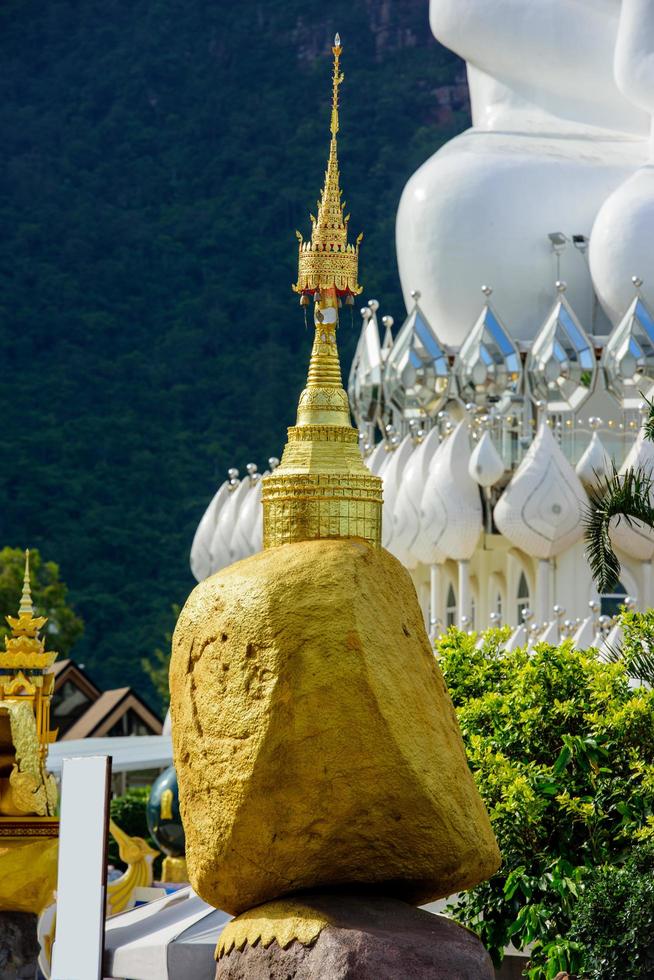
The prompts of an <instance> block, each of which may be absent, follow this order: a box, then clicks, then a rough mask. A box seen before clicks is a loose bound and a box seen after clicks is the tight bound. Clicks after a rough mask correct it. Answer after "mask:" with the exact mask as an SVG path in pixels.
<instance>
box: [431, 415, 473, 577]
mask: <svg viewBox="0 0 654 980" xmlns="http://www.w3.org/2000/svg"><path fill="white" fill-rule="evenodd" d="M469 463H470V440H469V438H468V421H467V419H463V420H462V421H461V422H459V424H458V425H457V427H456V429H455V430H454V432H453V433H452V435H451V436H449V438H448V439H447V441H446V442H445V443H444V446H443V450H442V452H439V453H438V455H437V456H435V457H434V460H433V465H432V466H431V467H430V471H429V477H428V480H427V483H426V485H425V491H424V494H423V497H422V502H421V506H420V520H421V535H422V536H423V537H424V538H425V539H426V541H427V544H428V547H429V548H430V549H431V550H432V553H433V554H434V555H438V554H442V555H444V556H446V557H447V558H454V559H457V560H462V561H466V560H467V559H469V558H471V557H472V554H473V553H474V550H475V547H476V545H477V541H478V539H479V535H480V533H481V529H482V525H481V518H482V511H481V501H480V499H479V490H478V487H477V484H476V482H475V481H474V480H473V479H472V477H471V476H470V474H469V472H468V466H469ZM434 560H435V561H437V560H438V558H434Z"/></svg>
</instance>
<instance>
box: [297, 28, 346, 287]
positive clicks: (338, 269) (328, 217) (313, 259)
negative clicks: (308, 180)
mask: <svg viewBox="0 0 654 980" xmlns="http://www.w3.org/2000/svg"><path fill="white" fill-rule="evenodd" d="M342 50H343V49H342V47H341V39H340V37H339V35H338V34H337V35H336V37H335V38H334V46H333V47H332V53H333V55H334V65H333V70H332V114H331V124H330V130H331V141H330V144H329V159H328V161H327V170H326V171H325V182H324V184H323V189H322V194H321V197H320V201H319V202H318V217H317V218H316V217H314V215H311V225H312V227H311V241H310V242H305V241H304V239H303V237H302V234H301V233H300V232H299V231H296V232H295V234H296V235H297V238H298V242H299V251H298V279H297V282H296V283H295V285H294V286H293V289H294V290H295V292H296V293H301V294H302V295H301V299H300V302H304V303H305V304H306V303H308V302H309V297H311V296H314V298H315V295H316V292H317V291H320V290H321V289H322V288H323V287H330V286H333V287H334V288H335V289H336V293H337V295H338V296H339V297H340V298H344V299H345V302H346V303H348V304H349V305H351V304H352V303H353V302H354V299H353V297H354V296H358V295H359V293H360V292H361V291H362V288H363V287H361V286H360V285H359V283H358V279H357V277H358V268H359V244H360V242H361V239H362V237H363V236H362V235H359V237H358V238H357V240H356V242H355V244H354V245H352V244H351V243H348V240H347V230H348V223H349V220H350V216H349V214H347V215H344V210H345V204H344V202H343V201H342V200H341V195H342V192H341V188H340V172H339V168H338V147H337V141H336V135H337V133H338V129H339V121H338V90H339V87H340V85H341V84H342V82H343V79H344V78H345V76H344V74H343V72H342V71H341V68H340V58H341V52H342Z"/></svg>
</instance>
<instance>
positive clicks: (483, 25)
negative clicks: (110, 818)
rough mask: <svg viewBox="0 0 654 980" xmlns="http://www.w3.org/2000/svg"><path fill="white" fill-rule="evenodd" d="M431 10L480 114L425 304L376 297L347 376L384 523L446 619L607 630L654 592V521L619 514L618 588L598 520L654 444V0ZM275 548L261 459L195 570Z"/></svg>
mask: <svg viewBox="0 0 654 980" xmlns="http://www.w3.org/2000/svg"><path fill="white" fill-rule="evenodd" d="M431 23H432V28H433V31H434V33H435V35H436V37H437V38H438V39H439V40H440V41H442V42H443V43H444V44H446V45H447V46H448V47H451V48H452V49H453V50H454V51H456V52H457V53H458V54H460V55H461V56H462V57H463V58H465V59H466V62H467V70H468V81H469V85H470V92H471V102H472V115H473V126H472V128H471V129H469V130H468V131H467V132H465V133H463V134H461V135H460V136H458V137H456V138H455V139H453V140H451V141H450V142H449V143H448V144H447V145H446V146H444V147H442V148H441V149H440V150H439V151H438V152H437V153H436V154H435V155H434V156H433V157H431V158H430V159H429V160H428V161H427V162H426V163H425V164H423V166H422V167H420V169H419V170H418V171H417V172H416V173H415V174H414V175H413V177H411V179H410V180H409V182H408V183H407V186H406V188H405V190H404V194H403V196H402V200H401V202H400V206H399V210H398V216H397V253H398V262H399V268H400V276H401V280H402V287H403V290H404V294H405V299H406V302H407V308H408V310H409V314H408V316H407V319H406V321H405V322H404V324H403V325H402V327H401V328H400V329H399V331H397V333H396V336H395V338H394V339H393V337H392V326H393V324H392V320H391V319H390V318H388V317H383V318H382V321H381V329H380V324H379V322H378V309H379V304H378V303H377V302H376V301H370V302H369V303H368V305H367V306H366V307H364V309H363V310H362V315H363V326H362V331H361V338H360V341H359V346H358V349H357V353H356V356H355V359H354V363H353V365H352V369H351V372H350V382H349V393H350V400H351V404H352V410H353V414H354V417H355V419H356V422H357V424H358V426H359V429H360V431H361V433H362V451H363V452H364V454H365V456H366V458H367V461H368V465H369V466H370V468H371V470H373V471H374V472H375V473H377V474H379V475H381V476H383V479H384V498H385V502H384V542H383V543H384V545H385V547H387V548H388V549H389V550H390V551H391V552H393V553H394V554H396V555H397V557H398V558H400V560H402V561H403V562H404V564H405V565H406V566H407V567H408V568H409V569H410V570H411V573H412V575H413V577H414V581H415V583H416V588H417V591H418V595H419V597H420V601H421V603H422V606H423V609H424V611H425V617H426V619H427V620H428V621H430V622H431V624H432V628H433V630H434V631H437V630H438V629H440V628H442V627H443V626H446V625H448V624H450V623H459V624H460V625H463V626H466V627H471V626H474V627H477V628H479V627H484V626H487V625H489V624H490V623H493V622H495V623H508V624H511V625H513V626H515V627H516V628H517V627H522V628H521V629H520V630H519V631H518V630H517V631H516V634H515V641H516V642H518V641H520V640H524V639H525V638H530V637H531V638H535V637H536V636H543V635H546V636H547V637H548V639H552V640H558V638H559V636H560V635H561V634H562V633H563V635H566V634H567V635H571V636H572V635H574V636H576V639H577V642H579V643H580V645H583V644H586V645H587V644H589V643H591V642H593V640H595V641H596V642H599V641H600V639H601V632H602V628H603V629H604V632H606V631H607V630H608V629H609V627H610V623H609V620H608V618H606V619H603V620H601V621H600V615H601V614H605V615H606V616H607V617H608V616H610V615H612V614H613V613H615V611H616V610H617V606H618V604H619V602H620V601H622V599H623V598H624V597H625V596H627V595H628V596H630V597H632V599H633V600H634V602H635V605H636V606H637V607H640V608H645V607H648V606H651V605H654V595H653V589H654V583H653V582H652V557H653V556H654V535H652V534H651V533H650V532H649V531H646V530H644V529H638V528H630V527H628V526H626V525H625V524H624V523H622V524H620V525H619V526H618V527H616V528H615V530H614V532H613V533H614V538H615V543H616V546H617V547H618V549H619V554H620V558H621V561H622V564H623V573H622V578H621V584H620V586H619V587H618V588H617V589H616V593H615V594H613V595H611V596H605V597H598V596H597V594H596V592H595V590H594V587H593V583H592V580H591V576H590V573H589V570H588V566H587V564H586V560H585V558H584V544H583V540H582V537H583V528H582V524H581V520H582V515H583V512H584V508H585V506H586V502H587V490H588V489H591V488H592V487H593V485H594V484H596V482H597V480H598V478H599V477H601V475H602V473H604V472H606V471H607V469H608V468H609V467H610V465H611V462H610V461H611V459H612V460H613V461H614V462H615V465H616V466H617V467H618V468H620V467H623V466H627V465H634V464H644V465H646V466H652V465H653V464H654V447H652V446H651V445H650V444H649V443H647V442H645V441H643V439H642V437H641V436H640V435H639V427H640V421H641V417H642V396H641V392H642V393H643V394H645V395H647V396H649V395H650V394H651V393H654V318H653V317H652V315H651V312H650V310H652V309H654V166H653V165H652V142H651V139H650V132H651V128H652V127H651V122H652V119H651V117H652V115H653V114H654V58H653V57H652V53H653V49H654V5H653V4H652V3H651V2H650V0H622V3H620V4H618V3H598V2H597V0H574V2H571V0H494V2H493V3H492V4H490V3H488V0H432V2H431ZM641 280H644V281H641ZM486 284H489V285H486ZM490 286H492V287H493V289H492V290H491V288H490ZM480 288H482V290H483V295H482V293H480V292H479V290H480ZM491 293H492V300H491ZM382 434H383V438H382ZM380 440H381V441H380ZM274 462H275V461H272V463H273V464H274ZM260 547H261V504H260V484H259V477H258V474H256V472H254V471H252V470H251V471H250V472H249V473H248V475H247V476H246V477H245V478H244V479H243V480H241V481H239V480H238V477H237V475H236V474H235V473H234V472H232V473H231V476H230V478H229V479H228V480H227V481H226V482H225V483H224V484H223V485H222V486H221V487H220V489H219V490H218V492H217V494H216V495H215V497H214V499H213V500H212V502H211V504H210V505H209V508H208V509H207V512H206V513H205V515H204V517H203V518H202V521H201V523H200V526H199V527H198V531H197V533H196V537H195V540H194V543H193V549H192V556H191V565H192V568H193V571H194V573H195V574H196V577H198V578H203V577H205V576H206V575H208V574H209V573H210V572H212V571H216V570H217V569H218V568H221V567H223V566H224V565H225V564H228V563H229V562H231V561H235V560H237V559H239V558H242V557H245V556H246V555H247V554H249V553H252V552H253V551H255V550H258V549H259V548H260ZM589 603H590V604H591V606H590V608H589ZM555 607H556V608H555ZM523 613H526V617H525V616H523ZM525 618H526V628H525V627H524V626H522V623H523V620H524V619H525Z"/></svg>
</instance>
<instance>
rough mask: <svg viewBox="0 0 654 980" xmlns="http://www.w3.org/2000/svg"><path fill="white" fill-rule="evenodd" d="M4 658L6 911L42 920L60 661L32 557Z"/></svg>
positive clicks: (1, 837) (1, 743)
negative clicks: (46, 632) (35, 595)
mask: <svg viewBox="0 0 654 980" xmlns="http://www.w3.org/2000/svg"><path fill="white" fill-rule="evenodd" d="M7 622H8V623H9V626H10V629H11V633H10V635H8V636H6V637H5V649H4V650H3V651H0V910H1V911H24V912H37V913H39V912H41V911H42V909H43V908H44V907H45V906H46V905H47V903H48V902H49V901H50V900H51V897H52V893H53V889H54V887H55V883H56V870H57V837H58V830H59V822H58V820H57V818H56V816H55V813H56V806H57V787H56V783H55V780H54V777H53V776H52V775H51V774H50V773H49V772H48V771H47V769H46V760H47V754H48V747H49V745H50V744H51V743H52V742H54V740H55V738H56V736H57V733H56V731H52V730H51V729H50V702H51V699H52V692H53V689H54V675H53V674H52V672H51V671H50V670H49V668H50V667H52V664H53V663H54V661H55V659H56V657H57V654H56V653H54V652H52V651H47V650H46V648H45V643H44V642H43V640H42V639H41V638H40V635H39V633H40V630H42V629H43V627H44V626H45V624H46V622H47V619H46V618H45V617H44V616H36V615H35V614H34V605H33V602H32V593H31V586H30V568H29V551H26V552H25V575H24V579H23V591H22V595H21V600H20V606H19V609H18V616H7Z"/></svg>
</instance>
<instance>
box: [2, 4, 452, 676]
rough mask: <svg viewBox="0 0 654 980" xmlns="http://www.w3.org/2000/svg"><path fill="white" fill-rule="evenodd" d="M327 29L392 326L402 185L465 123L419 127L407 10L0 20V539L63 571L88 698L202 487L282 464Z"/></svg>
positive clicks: (294, 378) (356, 202) (264, 8)
mask: <svg viewBox="0 0 654 980" xmlns="http://www.w3.org/2000/svg"><path fill="white" fill-rule="evenodd" d="M335 30H339V31H340V32H341V35H342V38H343V43H344V53H343V68H344V71H345V75H346V84H345V86H344V88H343V90H342V126H341V133H340V137H339V139H340V159H341V168H342V173H343V186H344V188H345V196H346V197H347V201H348V206H349V210H350V211H351V214H352V222H351V226H352V230H353V232H354V233H355V234H356V233H357V232H358V231H359V229H362V230H363V231H364V232H365V239H364V242H363V246H362V261H361V279H362V282H363V283H364V284H365V289H366V293H365V295H364V297H363V298H364V299H365V298H366V297H367V296H370V295H374V296H378V297H379V299H380V300H381V301H382V311H383V312H390V313H393V314H394V315H395V316H396V318H400V317H401V316H402V312H403V304H402V301H401V297H400V294H399V284H398V278H397V272H396V264H395V254H394V218H395V211H396V207H397V203H398V200H399V196H400V193H401V190H402V187H403V185H404V182H405V181H406V179H407V178H408V176H409V175H410V174H411V173H412V172H413V171H414V170H415V169H416V167H417V166H418V165H419V164H420V163H421V162H422V161H423V160H425V159H426V158H427V157H428V156H429V155H430V154H431V153H432V152H433V151H434V150H436V149H437V148H438V146H439V145H440V144H441V143H442V142H443V141H444V140H445V139H447V138H449V137H450V136H451V135H453V133H454V132H456V131H459V130H461V129H463V128H464V127H465V126H466V125H467V119H466V118H465V117H464V115H463V114H461V115H460V116H458V117H457V116H456V115H454V116H452V117H451V118H450V119H449V121H446V122H445V123H443V122H438V118H437V97H436V95H435V91H434V90H435V89H436V88H437V87H438V86H442V85H446V84H450V83H452V82H453V81H454V76H455V74H456V73H457V72H458V71H460V68H461V62H460V61H458V59H456V58H455V56H454V55H452V54H451V53H449V52H447V51H445V50H444V49H443V48H441V47H440V46H439V45H438V44H437V43H436V42H435V41H434V39H433V38H432V36H431V34H430V31H429V24H428V4H427V0H400V2H394V3H388V2H386V0H368V2H366V3H360V4H353V3H351V2H346V0H332V2H331V3H329V4H328V5H325V4H324V3H321V2H318V0H267V2H265V3H263V2H261V0H240V2H238V3H227V2H219V3H216V2H209V0H196V2H193V3H191V4H189V3H183V2H181V0H84V2H83V3H80V2H79V0H51V2H48V3H47V4H45V5H44V4H42V3H37V2H36V0H6V2H5V3H3V4H2V6H1V8H0V55H1V57H0V154H1V155H2V167H1V168H0V173H1V175H2V177H1V183H0V225H1V226H2V236H0V284H1V298H0V339H1V343H2V353H3V381H2V386H1V387H0V415H1V417H2V424H3V439H4V443H5V445H6V447H7V451H6V453H5V462H4V465H3V467H2V470H1V471H0V498H1V499H2V508H1V509H0V515H1V516H0V540H2V541H4V542H6V543H7V544H11V545H15V546H36V547H39V548H40V549H41V551H42V553H43V555H44V556H47V557H48V558H53V559H55V560H57V561H58V562H59V563H60V564H61V568H62V574H63V576H64V578H65V580H66V581H67V582H68V583H69V585H70V588H71V596H72V598H73V601H74V604H75V606H76V608H78V609H79V610H80V613H81V615H82V616H83V618H84V621H85V623H86V631H85V635H84V639H83V640H82V641H81V643H80V644H79V646H78V649H77V650H76V657H78V658H79V659H81V660H83V661H84V662H85V663H86V664H87V665H88V667H89V669H90V671H91V673H92V675H93V677H94V678H95V679H96V680H97V682H98V684H99V685H101V686H108V687H114V686H117V685H122V684H135V685H137V686H138V687H140V688H142V689H143V687H144V676H143V673H142V669H141V660H142V658H143V657H144V656H149V655H150V654H151V652H152V651H153V650H154V649H155V648H156V647H157V646H158V645H161V644H162V642H163V637H164V634H165V633H166V631H167V630H169V629H170V627H171V625H172V620H171V612H170V609H171V604H172V603H175V602H177V603H181V602H183V601H184V599H185V598H186V595H187V594H188V592H189V590H190V588H191V586H192V584H193V583H192V579H191V576H190V572H189V570H188V552H189V548H190V544H191V540H192V536H193V532H194V529H195V526H196V524H197V521H198V520H199V518H200V516H201V514H202V511H203V509H204V507H205V505H206V503H207V502H208V500H209V498H210V497H211V495H212V493H213V492H214V490H215V488H216V485H217V483H218V482H219V481H220V480H222V479H223V475H224V473H225V470H226V468H227V467H228V466H231V465H239V466H240V467H241V468H243V467H244V466H245V464H246V463H247V462H249V461H250V460H251V459H252V460H254V461H255V462H257V463H258V464H259V466H260V467H261V468H263V466H264V465H265V461H266V459H267V457H268V456H270V455H272V454H276V455H279V454H280V450H281V447H282V444H283V439H284V436H285V427H286V425H287V424H288V423H289V422H290V421H291V420H292V418H293V408H294V404H295V403H296V399H297V393H298V391H299V389H300V388H301V385H302V380H303V375H304V372H305V370H306V364H307V359H308V351H309V346H310V337H309V335H308V333H306V332H305V330H304V325H303V318H302V315H301V312H300V309H299V307H298V305H297V297H295V298H294V297H293V294H292V293H291V291H290V288H289V286H290V283H291V282H292V281H293V278H294V273H295V271H296V248H297V243H296V240H295V234H294V233H295V229H296V228H301V229H302V230H303V231H304V232H305V233H306V232H307V230H308V227H309V219H308V214H309V210H311V209H313V208H314V205H315V200H316V197H317V195H318V193H319V190H320V185H321V182H322V177H323V171H324V165H325V160H326V155H327V149H328V135H329V134H328V121H329V98H330V57H331V55H330V43H331V40H332V38H333V35H334V31H335ZM356 333H357V329H356V323H355V329H352V328H351V327H350V326H349V324H345V325H344V327H343V329H342V337H341V344H342V348H343V356H342V361H343V364H344V365H345V366H347V364H348V362H349V358H350V354H351V352H352V350H353V345H354V342H355V337H356Z"/></svg>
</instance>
